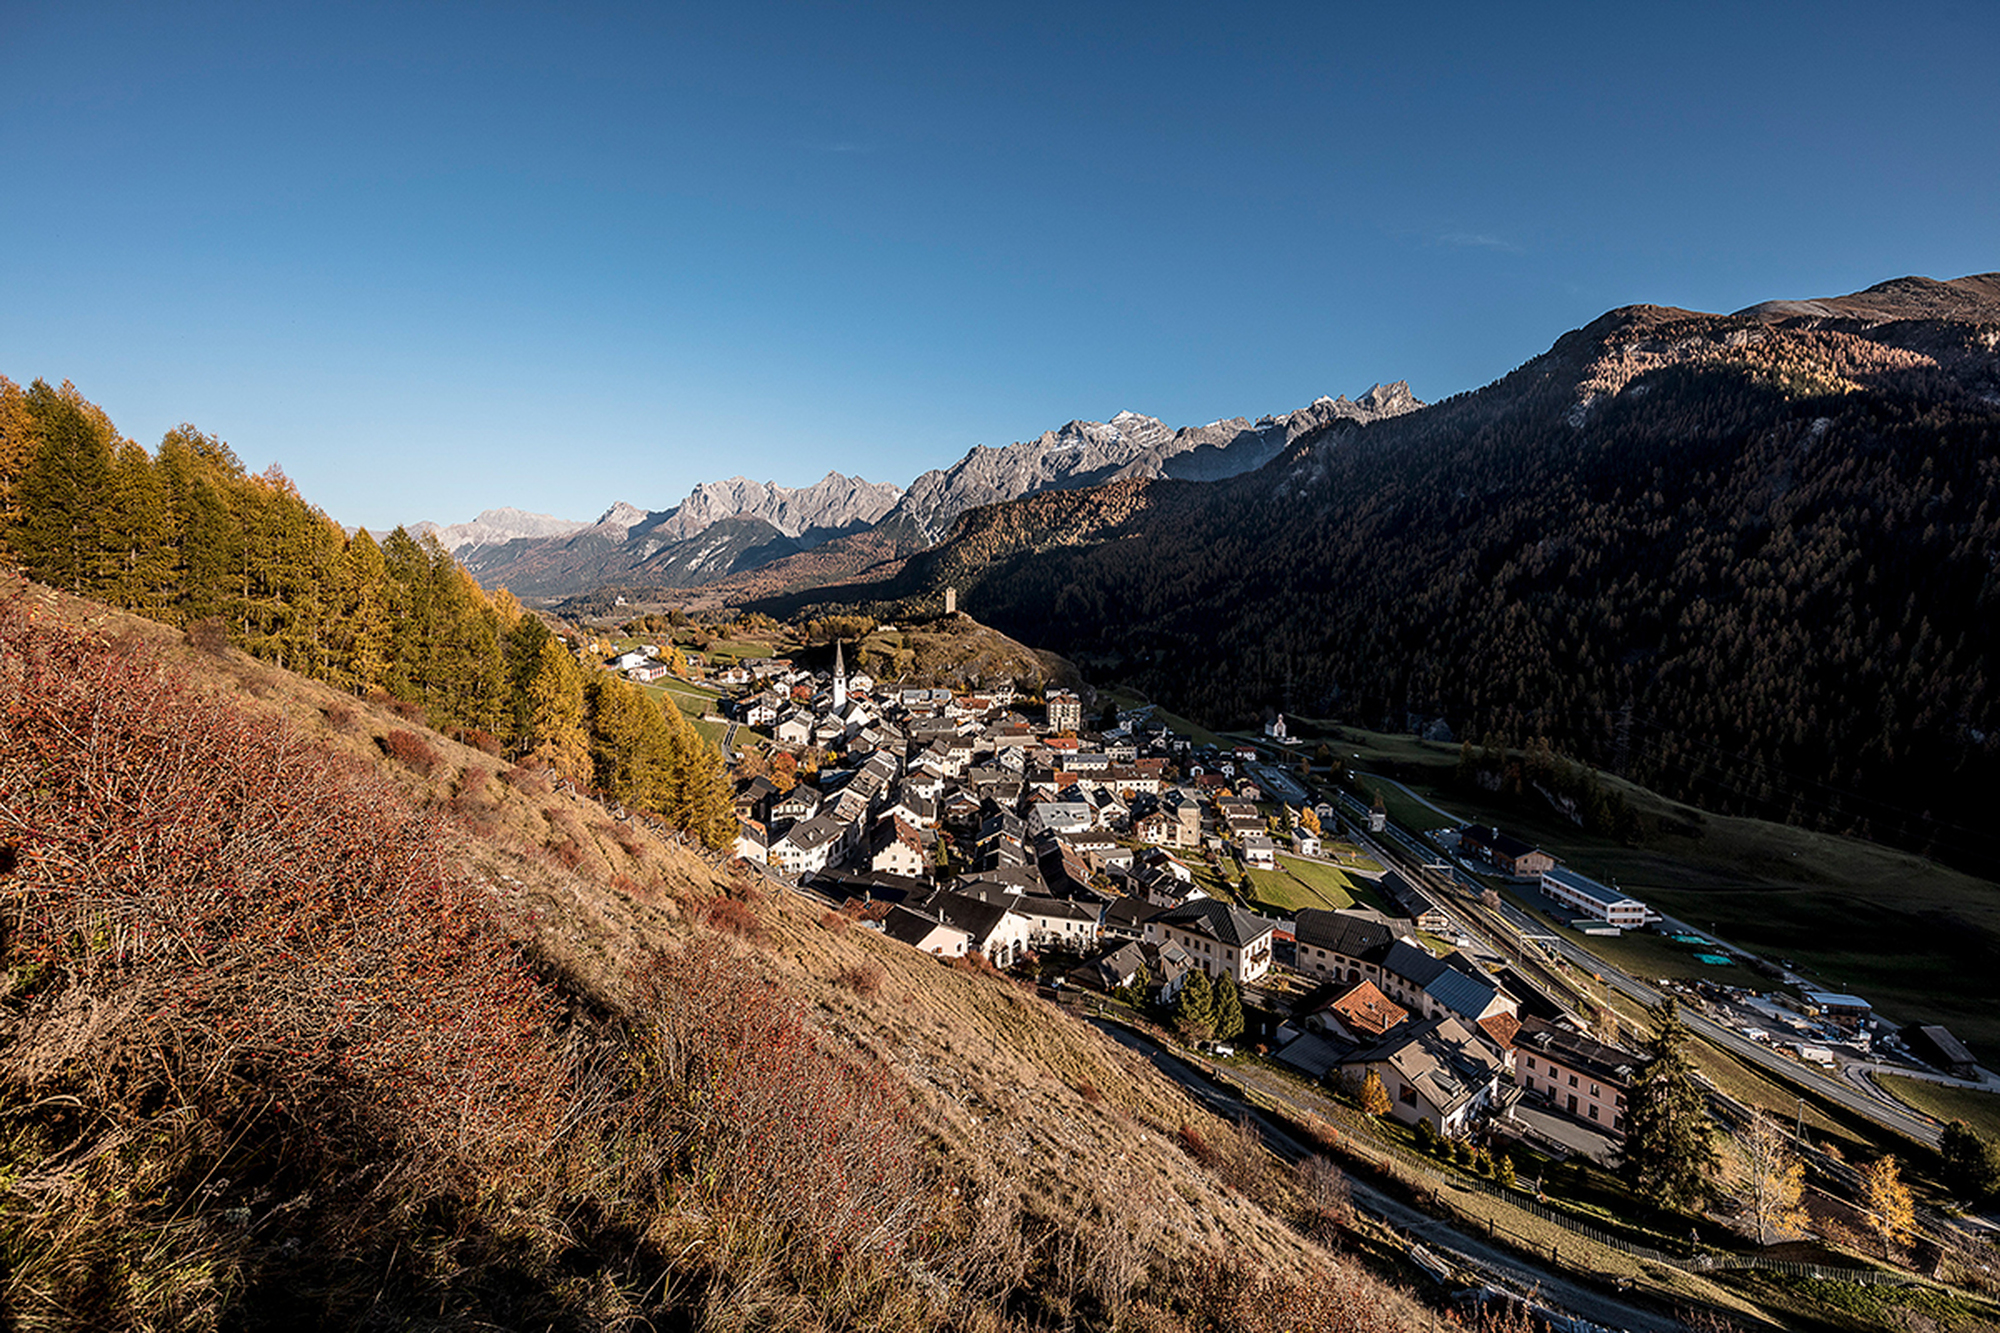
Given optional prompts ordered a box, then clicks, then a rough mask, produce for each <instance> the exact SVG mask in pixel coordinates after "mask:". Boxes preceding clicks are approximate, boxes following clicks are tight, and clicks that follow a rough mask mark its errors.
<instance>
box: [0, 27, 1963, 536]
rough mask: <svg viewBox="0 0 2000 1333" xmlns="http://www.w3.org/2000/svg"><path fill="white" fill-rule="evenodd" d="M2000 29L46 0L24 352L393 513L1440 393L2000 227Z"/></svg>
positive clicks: (10, 167) (20, 240) (2, 335)
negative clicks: (1609, 325)
mask: <svg viewBox="0 0 2000 1333" xmlns="http://www.w3.org/2000/svg"><path fill="white" fill-rule="evenodd" d="M1625 9H1631V10H1632V12H1629V13H1628V12H1623V11H1624V10H1625ZM1739 11H1745V12H1739ZM1996 50H2000V7H1996V6H1994V5H1992V4H1990V3H1985V2H1984V0H1980V2H1979V3H1938V4H1921V3H1919V4H1912V5H1905V6H1897V7H1891V6H1887V5H1882V4H1880V3H1872V4H1866V5H1860V4H1852V5H1850V4H1838V3H1834V4H1797V5H1790V4H1785V5H1779V4H1772V5H1740V4H1737V5H1726V6H1725V5H1714V6H1709V5H1671V4H1669V5H1658V6H1650V7H1619V6H1607V5H1602V4H1593V5H1588V6H1584V5H1577V6H1556V5H1543V6H1532V5H1530V6H1511V5H1494V4H1490V3H1488V4H1477V5H1474V4H1464V5H1457V4H1451V5H1428V6H1426V5H1420V4H1404V5H1396V6H1377V5H1370V6H1360V5H1341V4H1331V3H1323V4H1315V5H1266V6H1243V7H1235V6H1215V5H1175V4H1154V5H1144V6H1140V5H1096V6H1093V5H1076V4H1068V5H1050V6H1040V5H1033V4H1011V5H1005V6H978V7H975V6H950V5H946V6H940V5H935V4H917V5H909V6H900V7H899V6H887V5H858V4H857V5H808V4H785V5H765V4H754V3H740V4H733V5H727V6H721V5H703V6H684V7H683V6H656V5H630V6H591V5H584V4H565V5H561V6H556V5H539V6H538V5H495V6H481V7H477V8H474V7H467V6H456V5H421V6H419V5H391V6H381V7H372V6H361V5H325V6H267V5H245V6H242V7H227V6H218V5H205V4H176V5H150V4H149V5H132V6H106V5H88V4H78V5H60V6H58V5H49V4H43V5H38V6H13V7H10V8H9V11H8V13H7V15H6V18H5V22H4V40H0V179H5V180H6V181H8V182H9V185H10V188H9V189H8V190H7V191H5V193H4V195H0V374H5V375H7V376H9V377H10V378H13V379H15V380H17V381H20V382H23V383H25V382H27V381H28V380H30V379H33V378H36V377H41V378H46V379H49V380H51V381H57V380H61V379H65V378H67V379H71V380H74V381H75V382H76V384H77V386H78V388H79V389H81V390H82V391H83V392H84V393H85V394H86V395H87V396H89V397H90V398H92V399H94V400H95V401H97V402H99V403H100V404H102V405H103V406H104V407H105V408H106V410H107V411H109V412H110V413H111V415H112V418H113V420H115V421H116V422H117V423H118V425H119V426H120V427H121V429H123V430H124V431H125V432H126V433H127V434H129V435H131V436H133V437H134V438H136V439H138V440H139V441H140V442H141V443H144V444H146V445H148V446H149V447H150V446H152V445H156V444H157V443H158V441H159V438H160V436H161V434H162V433H164V432H165V431H166V430H167V429H168V428H169V427H171V426H173V425H174V424H176V423H178V422H181V421H192V422H193V423H194V424H196V425H197V426H199V427H201V428H202V429H204V430H207V431H210V432H212V433H214V434H217V435H220V436H222V437H223V438H224V439H226V440H228V441H229V442H230V443H231V444H232V445H233V446H234V447H235V448H236V450H237V452H238V453H239V454H241V455H242V456H243V458H244V459H245V461H246V462H247V463H249V464H250V465H251V466H252V467H253V468H261V467H263V466H264V465H265V464H267V463H270V462H274V461H275V462H278V463H279V464H281V465H282V466H283V467H284V468H285V470H286V471H287V472H289V473H290V474H291V475H292V477H293V478H294V479H295V480H297V481H298V483H299V485H300V487H301V489H302V490H303V491H304V492H305V494H306V495H307V496H308V497H309V498H311V499H312V500H313V501H315V502H316V503H318V504H320V505H321V506H322V507H324V508H325V509H326V510H327V511H328V512H329V513H331V514H332V515H333V516H334V517H336V518H338V519H340V520H342V521H343V522H347V523H365V524H368V525H370V526H387V525H390V524H394V523H397V522H409V521H414V520H416V519H420V518H431V519H435V520H438V521H441V522H449V521H454V520H459V519H465V518H469V517H471V516H472V515H473V514H474V513H476V512H477V511H479V510H480V509H483V508H486V507H489V506H498V505H517V506H520V507H523V508H527V509H532V510H538V511H542V512H550V513H556V514H559V515H562V516H565V517H572V518H589V517H594V516H595V515H596V513H597V512H599V511H601V510H602V509H604V508H605V507H606V506H608V505H610V504H611V503H612V502H613V501H616V500H627V501H630V502H632V503H635V504H639V505H642V506H645V507H649V508H664V507H666V506H668V505H671V504H673V503H674V502H675V501H677V500H678V499H679V498H680V496H681V495H683V494H685V493H686V491H687V490H688V488H689V487H690V486H692V485H693V484H695V483H696V482H699V481H703V480H710V479H716V478H720V477H726V476H730V475H735V474H738V473H741V474H745V475H748V476H751V477H754V478H757V479H759V480H772V481H777V482H780V483H783V484H786V485H804V484H808V483H810V482H811V481H813V480H816V479H817V478H818V477H820V476H821V475H823V474H824V473H825V472H826V471H827V470H829V469H838V470H840V471H843V472H850V473H860V474H861V475H864V476H866V477H868V478H869V479H870V480H875V481H893V482H896V483H898V484H906V483H907V482H909V481H910V480H911V479H912V478H913V477H914V476H915V475H916V474H917V473H919V472H921V471H923V470H924V469H926V468H930V467H937V466H944V465H947V464H948V463H950V462H951V461H953V460H954V459H956V458H957V457H959V456H960V455H961V454H962V453H964V451H965V450H966V449H968V448H970V447H971V446H972V445H974V444H989V445H1001V444H1006V443H1008V442H1009V441H1012V440H1016V439H1023V438H1028V437H1031V436H1033V435H1035V434H1037V433H1039V432H1040V431H1042V430H1044V429H1047V428H1050V427H1054V426H1058V425H1060V424H1061V423H1063V422H1064V421H1067V420H1070V419H1072V418H1078V417H1083V418H1093V419H1099V420H1101V419H1104V418H1106V417H1109V416H1110V415H1111V414H1113V413H1115V412H1117V411H1119V410H1121V409H1125V408H1130V409H1132V410H1135V411H1140V412H1145V413H1149V414H1151V415H1155V416H1159V417H1161V418H1163V419H1165V420H1166V421H1167V422H1168V423H1169V424H1173V425H1182V424H1193V423H1200V422H1206V421H1210V420H1214V419H1216V418H1219V417H1227V416H1236V415H1250V416H1255V415H1258V414H1260V413H1264V412H1281V411H1286V410H1289V409H1291V408H1294V407H1298V406H1301V405H1303V404H1304V403H1306V402H1308V401H1310V400H1311V399H1313V398H1315V397H1317V396H1319V395H1320V394H1323V393H1324V394H1338V393H1347V394H1349V395H1358V394H1359V393H1360V392H1361V391H1362V390H1364V389H1366V388H1367V387H1368V386H1369V385H1370V384H1371V383H1374V382H1376V381H1380V380H1394V379H1407V380H1409V382H1410V384H1411V387H1412V388H1413V389H1414V390H1415V391H1416V393H1417V394H1418V396H1419V397H1422V398H1425V399H1437V398H1442V397H1444V396H1446V395H1448V394H1451V393H1455V392H1459V391H1461V390H1466V389H1472V388H1477V387H1478V386H1479V385H1481V384H1484V383H1486V382H1488V381H1490V380H1492V379H1493V378H1495V377H1496V376H1498V375H1501V374H1503V373H1505V372H1506V371H1507V370H1509V369H1511V368H1512V367H1513V366H1515V365H1518V364H1519V363H1520V362H1522V361H1524V360H1526V359H1527V358H1529V357H1530V356H1533V355H1535V354H1536V353H1538V352H1540V351H1542V350H1543V349H1545V348H1546V347H1547V346H1548V345H1549V343H1551V342H1552V341H1554V339H1555V338H1556V337H1557V336H1559V335H1560V334H1561V333H1562V332H1564V331H1565V330H1567V329H1570V328H1573V327H1576V326H1577V325H1579V324H1582V323H1585V322H1587V321H1589V320H1590V319H1592V318H1594V317H1596V316H1597V315H1598V314H1600V313H1602V312H1603V311H1604V310H1606V309H1609V308H1611V307H1614V306H1618V305H1624V304H1629V303H1632V302H1639V301H1650V302H1656V303H1660V304H1670V305H1681V306H1688V307H1691V308H1696V309H1708V310H1733V309H1738V308H1741V307H1743V306H1746V305H1749V304H1752V303H1754V302H1756V301H1760V300H1765V299H1769V298H1774V297H1805V296H1820V295H1830V294H1834V293H1839V292H1846V291H1852V290H1855V289H1858V288H1861V287H1865V286H1868V285H1871V284H1873V283H1875V282H1878V281H1881V280H1883V279H1887V278H1891V277H1897V276H1901V275H1903V274H1906V273H1921V274H1925V275H1928V276H1931V277H1939V278H1945V277H1956V276H1959V275H1961V274H1964V273H1971V272H1983V271H1990V270H1994V269H2000V160H1996V159H2000V151H1996V145H2000V79H1995V78H1994V76H1993V72H1992V65H1991V59H1992V54H1993V52H1994V51H1996Z"/></svg>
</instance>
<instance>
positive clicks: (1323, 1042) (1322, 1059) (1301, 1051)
mask: <svg viewBox="0 0 2000 1333" xmlns="http://www.w3.org/2000/svg"><path fill="white" fill-rule="evenodd" d="M1352 1049H1353V1048H1352V1047H1348V1046H1340V1045H1336V1044H1335V1043H1333V1042H1330V1041H1328V1040H1327V1039H1326V1038H1325V1037H1320V1036H1315V1035H1314V1034H1312V1033H1310V1032H1308V1033H1306V1034H1305V1035H1303V1036H1301V1037H1297V1038H1294V1039H1293V1040H1292V1041H1290V1042H1288V1043H1286V1045H1285V1048H1284V1049H1283V1050H1281V1051H1279V1052H1278V1053H1277V1056H1276V1058H1277V1059H1278V1060H1279V1061H1280V1062H1281V1063H1284V1064H1288V1065H1290V1066H1291V1067H1292V1068H1294V1069H1296V1070H1298V1071H1299V1072H1300V1073H1302V1074H1307V1075H1310V1076H1311V1077H1313V1078H1325V1077H1326V1076H1327V1075H1328V1074H1329V1073H1331V1072H1332V1071H1333V1070H1334V1069H1336V1068H1338V1067H1339V1065H1340V1062H1341V1061H1342V1060H1343V1059H1345V1058H1346V1056H1347V1053H1348V1052H1349V1051H1350V1050H1352Z"/></svg>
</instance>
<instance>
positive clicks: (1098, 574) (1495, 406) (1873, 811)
mask: <svg viewBox="0 0 2000 1333" xmlns="http://www.w3.org/2000/svg"><path fill="white" fill-rule="evenodd" d="M1991 285H1992V280H1991V279H1985V278H1981V279H1967V280H1961V281H1960V282H1959V283H1957V284H1951V285H1946V284H1935V283H1928V282H1926V281H1924V280H1914V279H1912V280H1902V281H1901V282H1899V283H1892V284H1884V286H1883V287H1880V288H1876V289H1872V292H1871V293H1864V294H1862V295H1863V296H1865V297H1866V298H1867V304H1868V308H1869V313H1868V314H1867V315H1866V317H1862V318H1856V317H1852V316H1849V315H1844V314H1837V315H1826V314H1807V315H1796V314H1785V313H1783V312H1778V313H1775V314H1774V313H1772V312H1769V311H1766V312H1763V313H1750V314H1745V315H1740V316H1716V315H1703V314H1697V313H1692V312H1688V311H1681V310H1670V309H1663V308H1659V307H1649V306H1639V307H1631V308H1628V309H1625V310H1620V311H1615V312H1613V313H1611V314H1609V315H1606V316H1605V317H1603V318H1602V319H1600V320H1598V321H1596V322H1595V323H1593V324H1591V325H1590V326H1588V327H1587V328H1584V329H1580V330H1577V331H1576V332H1573V333H1571V334H1568V335H1566V336H1564V337H1563V338H1562V339H1560V340H1559V341H1558V342H1557V343H1556V344H1555V346H1554V347H1553V348H1552V349H1551V350H1550V351H1549V352H1548V353H1546V354H1544V355H1542V356H1540V357H1537V358H1536V359H1534V360H1533V361H1530V362H1529V363H1527V364H1526V365H1524V366H1523V367H1522V368H1521V369H1519V370H1517V371H1515V372H1514V373H1513V374H1511V375H1509V376H1507V377H1506V378H1504V379H1502V380H1500V381H1498V382H1496V383H1495V384H1493V385H1491V386H1489V387H1488V388H1486V389H1483V390H1481V391H1479V392H1478V393H1475V394H1468V395H1463V396H1461V397H1458V398H1454V399H1451V400H1449V401H1447V402H1445V403H1442V404H1439V405H1437V406H1435V407H1432V408H1429V409H1427V410H1425V411H1423V412H1420V413H1414V414H1412V415H1409V416H1406V417H1402V418H1399V419H1394V420H1389V421H1382V422H1376V423H1373V424H1371V425H1367V426H1354V425H1349V424H1346V423H1339V424H1335V425H1332V426H1329V427H1327V428H1326V429H1324V430H1322V431H1320V432H1318V433H1316V434H1314V435H1312V436H1308V437H1305V438H1302V439H1301V440H1299V441H1298V442H1297V443H1296V444H1295V445H1294V446H1293V447H1292V448H1291V449H1290V450H1288V451H1287V452H1286V453H1285V454H1283V455H1281V456H1280V457H1279V458H1278V459H1275V460H1274V461H1273V462H1272V463H1271V464H1270V465H1268V466H1267V467H1265V468H1264V469H1262V470H1261V471H1259V472H1257V473H1254V474H1251V475H1249V476H1245V477H1239V478H1235V479H1232V480H1229V481H1225V482H1221V483H1217V484H1214V485H1209V486H1189V485H1184V484H1177V483H1173V482H1165V481H1152V482H1145V481H1132V482H1122V483H1119V484H1117V485H1114V486H1109V487H1105V488H1101V489H1099V490H1095V491H1090V492H1069V493H1062V494H1044V495H1038V496H1033V497H1029V498H1028V499H1026V500H1023V501H1018V502H1016V503H1014V504H1011V505H1006V506H997V507H995V508H992V509H988V510H981V511H978V512H977V513H975V514H973V515H969V516H968V517H967V519H966V520H965V521H964V522H963V523H962V524H961V526H960V527H959V529H958V530H957V531H956V532H955V533H954V534H953V537H952V539H951V540H950V541H949V542H947V543H945V544H944V545H942V546H940V547H939V548H938V549H936V550H934V551H929V552H925V553H923V554H922V555H919V556H915V557H911V558H909V559H907V560H905V561H903V562H901V563H900V564H897V565H894V566H888V567H883V568H880V569H878V570H877V571H875V572H874V573H873V574H871V575H869V576H868V577H867V578H866V579H864V580H856V581H853V582H851V583H850V584H849V585H848V586H845V587H829V588H825V589H822V590H820V591H819V592H817V593H812V594H806V595H803V596H800V597H794V598H790V599H779V600H774V601H772V602H770V603H768V604H767V606H768V607H769V608H771V609H778V610H790V609H794V608H795V607H797V606H798V605H800V604H801V603H806V602H821V603H825V604H827V605H834V604H862V605H868V606H881V607H885V608H891V610H889V611H887V612H885V613H888V614H893V613H894V612H893V608H895V607H897V606H899V605H913V606H933V605H935V604H936V600H937V598H938V597H939V595H940V593H941V590H942V589H943V588H944V587H946V586H955V587H957V588H958V589H959V590H960V594H959V596H960V605H961V606H964V607H966V608H967V609H968V610H970V611H971V612H973V613H974V614H976V615H978V616H979V617H980V618H981V619H982V620H984V621H986V622H988V623H991V624H993V625H994V626H996V627H997V628H999V629H1001V630H1002V631H1004V632H1007V633H1011V634H1014V635H1017V636H1019V637H1022V638H1024V639H1026V640H1028V641H1030V642H1033V643H1036V644H1038V645H1042V646H1046V647H1049V648H1052V649H1054V650H1056V651H1059V652H1062V653H1064V654H1065V655H1066V656H1069V657H1071V658H1072V659H1074V660H1076V661H1078V662H1079V664H1080V665H1082V666H1083V667H1084V669H1085V670H1086V671H1088V672H1090V673H1091V674H1092V675H1093V676H1094V677H1096V678H1100V679H1111V680H1120V681H1124V682H1127V683H1130V684H1132V685H1135V686H1136V687H1138V688H1140V689H1143V690H1145V691H1146V692H1148V693H1149V694H1150V695H1152V696H1153V697H1155V698H1157V699H1159V700H1161V701H1162V702H1164V703H1167V704H1169V705H1170V706H1174V707H1177V708H1178V709H1179V710H1180V711H1194V712H1196V713H1198V714H1200V715H1203V716H1207V717H1212V718H1215V719H1217V720H1229V719H1237V720H1243V719H1248V718H1250V717H1253V716H1254V715H1255V713H1256V710H1258V709H1259V708H1261V707H1263V706H1265V705H1272V704H1275V705H1278V706H1280V707H1286V708H1290V709H1294V710H1296V711H1302V712H1308V713H1312V714H1314V715H1320V716H1335V717H1345V718H1349V719H1351V720H1355V721H1358V722H1361V723H1363V724H1369V725H1382V724H1384V723H1385V722H1386V723H1388V724H1390V725H1392V726H1394V727H1395V728H1397V729H1403V728H1404V727H1406V725H1408V724H1409V723H1410V722H1411V721H1412V719H1416V720H1435V719H1443V720H1444V722H1445V723H1446V725H1447V726H1448V727H1449V728H1450V729H1451V730H1452V731H1454V732H1456V733H1457V734H1460V735H1469V736H1472V737H1474V738H1479V737H1483V736H1485V735H1486V734H1487V733H1489V732H1497V733H1499V734H1500V735H1502V736H1505V737H1508V738H1511V739H1512V740H1514V741H1515V742H1516V743H1521V742H1525V741H1526V740H1528V739H1529V738H1531V737H1535V736H1538V735H1539V736H1545V737H1547V738H1548V739H1550V740H1551V741H1553V742H1554V743H1555V744H1556V745H1557V747H1558V748H1560V749H1563V750H1566V751H1567V752H1569V753H1572V754H1576V755H1578V756H1580V757H1583V758H1585V759H1588V760H1590V761H1591V762H1594V763H1597V764H1599V765H1602V766H1605V767H1611V768H1616V769H1621V770H1623V771H1625V772H1626V773H1628V774H1630V775H1631V776H1633V777H1635V778H1637V779H1638V780H1640V781H1643V782H1644V783H1646V784H1647V785H1648V786H1651V787H1653V788H1655V789H1658V790H1661V791H1664V792H1667V793H1669V794H1671V795H1673V796H1675V797H1677V798H1680V799H1689V800H1693V801H1696V802H1697V803H1700V804H1703V805H1706V806H1709V807H1710V808H1716V809H1722V810H1725V811H1731V812H1739V813H1755V814H1759V815H1764V816H1767V817H1773V818H1785V819H1790V820H1792V821H1794V822H1801V823H1805V824H1808V825H1810V826H1814V827H1824V828H1837V829H1843V830H1854V831H1859V832H1863V833H1867V834H1870V835H1872V836H1876V837H1879V838H1883V839H1885V840H1888V841H1892V842H1896V843H1899V844H1902V845H1906V846H1913V847H1916V848H1919V849H1932V850H1935V851H1938V852H1939V853H1941V854H1944V855H1947V856H1949V857H1952V858H1954V859H1959V860H1963V859H1964V858H1966V857H1969V856H1980V855H1991V854H1992V852H1993V851H1995V850H2000V848H1996V847H1995V846H1994V844H1993V842H1992V840H1991V838H1990V836H1989V835H1988V834H1986V833H1985V832H1984V831H1983V830H1984V829H1985V828H1986V826H1987V821H1986V820H1985V818H1984V814H1983V802H1984V796H1983V793H1984V792H1986V791H1990V790H1993V789H1994V788H1995V787H1996V786H2000V716H1996V701H1995V697H1994V694H1993V684H1992V682H1993V678H1994V671H1993V665H1994V651H1995V647H1996V644H1995V641H1994V637H1993V636H1994V633H1995V631H1994V628H1993V627H1994V624H1995V612H1996V610H2000V606H1996V605H1995V602H1996V598H2000V585H1996V582H1995V579H1994V577H1993V561H1994V558H1995V556H1994V553H1995V551H1996V549H2000V547H1996V536H2000V534H1996V532H1995V529H1994V525H1995V523H1996V522H2000V518H1996V515H2000V494H1996V488H2000V357H1996V348H2000V306H1996V305H1995V304H1994V303H1993V302H1992V301H1991V300H1989V299H1987V298H1985V297H1984V296H1982V295H1981V293H1982V292H1984V291H1986V290H1987V289H1989V288H1990V286H1991ZM1940 288H1942V289H1944V290H1945V291H1946V292H1949V293H1950V296H1949V297H1948V298H1947V297H1943V296H1940V295H1939V289H1940ZM1960 298H1966V300H1961V299H1960ZM1856 299H1859V298H1856ZM1967 301H1969V302H1970V303H1969V304H1967ZM1945 307H1950V308H1953V309H1957V310H1959V311H1960V313H1957V314H1953V315H1952V316H1951V317H1949V318H1938V317H1936V311H1937V310H1938V309H1940V308H1945ZM1836 308H1837V307H1836ZM1909 311H1914V312H1916V315H1917V317H1907V318H1906V317H1899V316H1901V315H1902V314H1903V313H1905V312H1909Z"/></svg>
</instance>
